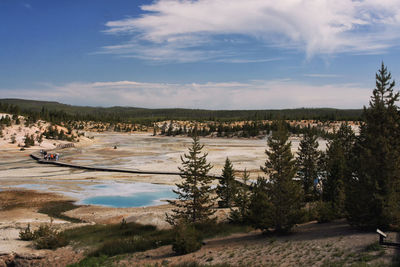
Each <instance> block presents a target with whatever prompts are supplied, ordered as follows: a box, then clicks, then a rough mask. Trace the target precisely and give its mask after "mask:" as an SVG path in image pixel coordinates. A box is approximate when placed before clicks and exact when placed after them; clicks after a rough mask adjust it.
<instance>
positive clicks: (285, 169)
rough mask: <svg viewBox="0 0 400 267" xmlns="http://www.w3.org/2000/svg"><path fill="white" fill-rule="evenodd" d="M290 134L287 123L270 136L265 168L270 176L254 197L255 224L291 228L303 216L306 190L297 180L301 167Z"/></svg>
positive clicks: (265, 226)
mask: <svg viewBox="0 0 400 267" xmlns="http://www.w3.org/2000/svg"><path fill="white" fill-rule="evenodd" d="M288 138H289V133H288V131H287V129H286V128H285V126H284V124H283V123H281V124H279V126H278V130H277V131H275V132H273V133H272V136H270V137H269V138H268V147H269V149H268V150H266V151H265V153H266V154H267V156H268V159H267V160H266V162H265V165H264V166H263V167H261V170H262V171H264V172H265V173H266V174H267V175H268V178H269V180H268V182H267V181H266V180H265V179H262V178H260V179H259V181H258V183H257V185H256V188H257V189H256V193H255V194H254V196H253V197H252V201H251V207H250V209H251V213H252V216H251V217H252V221H253V224H254V226H255V227H257V228H259V229H262V230H265V231H268V230H269V229H270V228H273V229H274V230H275V231H276V232H289V231H290V230H291V229H292V227H293V226H294V225H295V224H296V223H298V222H299V220H300V218H301V208H302V206H303V190H302V188H301V185H300V184H299V183H298V181H295V180H293V178H294V177H295V175H296V173H297V167H296V161H295V160H294V156H293V154H292V152H291V143H290V142H288ZM260 213H261V214H260Z"/></svg>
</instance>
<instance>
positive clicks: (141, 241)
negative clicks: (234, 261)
mask: <svg viewBox="0 0 400 267" xmlns="http://www.w3.org/2000/svg"><path fill="white" fill-rule="evenodd" d="M191 227H193V228H191V229H194V230H193V231H195V232H196V235H197V233H198V234H199V235H200V237H201V238H210V237H215V236H221V235H229V234H232V233H237V232H248V231H250V230H251V228H249V227H248V226H239V225H230V224H222V223H219V224H215V223H212V222H210V223H206V224H201V223H197V224H192V225H191ZM183 232H185V231H183ZM63 234H64V236H65V238H66V240H67V241H68V242H69V243H70V244H72V245H73V246H75V247H85V248H88V247H89V248H91V250H90V252H89V254H88V258H85V259H84V260H82V261H81V262H80V263H79V264H76V265H72V266H96V265H89V263H93V264H95V263H102V264H103V263H104V264H105V263H107V262H108V260H107V259H108V257H112V256H115V255H121V254H125V253H133V252H138V251H145V250H148V249H152V248H157V247H159V246H163V245H168V244H173V242H176V240H179V239H177V232H176V230H175V229H170V230H157V229H156V228H155V227H154V226H151V225H140V224H136V223H124V224H122V223H121V224H112V225H88V226H82V227H78V228H73V229H68V230H65V231H64V232H63ZM178 236H181V237H183V236H182V235H178ZM183 238H186V237H183ZM105 256H107V257H105ZM84 264H87V265H84ZM99 266H102V265H99Z"/></svg>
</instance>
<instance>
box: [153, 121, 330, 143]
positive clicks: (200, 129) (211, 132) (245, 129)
mask: <svg viewBox="0 0 400 267" xmlns="http://www.w3.org/2000/svg"><path fill="white" fill-rule="evenodd" d="M282 122H283V123H284V124H285V127H286V128H287V129H288V131H289V132H290V133H291V134H294V135H300V134H304V133H306V132H308V131H312V132H313V133H314V134H315V135H316V136H318V137H322V138H325V139H330V138H332V137H333V134H331V133H330V132H328V131H326V130H324V129H323V128H322V127H315V126H312V127H311V126H309V127H308V128H305V127H302V126H300V125H299V124H297V125H291V124H290V123H289V122H287V121H282ZM277 127H278V124H277V123H276V121H252V122H249V121H247V122H244V123H243V124H237V123H216V122H208V123H205V124H203V125H201V126H199V125H197V124H195V125H194V126H187V125H186V124H184V125H183V126H182V125H180V126H179V127H176V126H174V121H170V123H169V124H167V122H164V124H163V125H162V126H161V127H160V129H159V130H160V133H159V134H160V135H165V136H189V137H191V136H193V135H197V136H200V137H201V136H203V137H209V136H213V137H228V138H231V137H243V138H250V137H262V136H265V135H269V134H270V133H271V131H275V130H277ZM153 132H154V133H153V135H154V136H155V135H157V133H158V128H157V126H156V125H155V126H154V131H153Z"/></svg>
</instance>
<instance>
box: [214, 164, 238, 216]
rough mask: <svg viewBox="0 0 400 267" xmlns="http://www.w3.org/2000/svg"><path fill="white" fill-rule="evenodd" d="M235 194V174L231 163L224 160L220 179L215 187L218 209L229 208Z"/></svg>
mask: <svg viewBox="0 0 400 267" xmlns="http://www.w3.org/2000/svg"><path fill="white" fill-rule="evenodd" d="M235 193H236V181H235V173H234V170H233V166H232V162H231V161H230V160H229V158H226V160H225V165H224V169H223V170H222V177H221V179H219V185H218V186H217V195H218V197H219V198H220V199H221V201H219V202H218V205H219V207H220V208H231V207H232V204H233V200H234V196H235Z"/></svg>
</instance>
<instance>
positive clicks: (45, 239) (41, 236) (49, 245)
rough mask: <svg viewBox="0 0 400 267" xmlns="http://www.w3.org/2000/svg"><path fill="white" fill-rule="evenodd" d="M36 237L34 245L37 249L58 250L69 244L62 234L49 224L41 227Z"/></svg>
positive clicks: (35, 233) (35, 234)
mask: <svg viewBox="0 0 400 267" xmlns="http://www.w3.org/2000/svg"><path fill="white" fill-rule="evenodd" d="M34 236H35V239H34V245H35V247H36V248H37V249H56V248H59V247H63V246H65V245H67V243H68V242H67V240H66V239H65V237H64V235H63V234H62V233H60V232H59V231H57V230H56V229H54V228H52V226H51V225H47V224H42V225H40V226H39V228H38V229H37V230H36V231H35V232H34Z"/></svg>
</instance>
